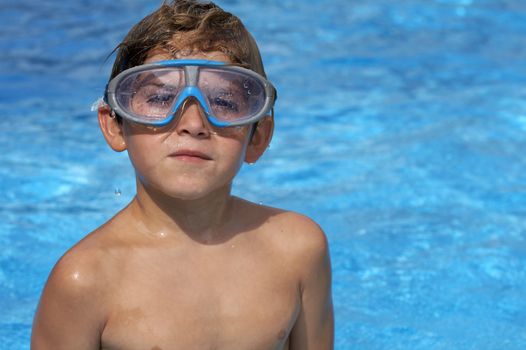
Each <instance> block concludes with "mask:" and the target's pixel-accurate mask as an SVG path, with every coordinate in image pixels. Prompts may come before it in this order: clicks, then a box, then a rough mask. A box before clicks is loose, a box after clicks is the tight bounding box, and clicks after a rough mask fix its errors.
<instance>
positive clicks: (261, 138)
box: [245, 116, 274, 164]
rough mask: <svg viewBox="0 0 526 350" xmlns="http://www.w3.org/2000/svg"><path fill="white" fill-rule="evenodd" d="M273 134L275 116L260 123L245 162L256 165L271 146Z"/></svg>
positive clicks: (249, 145) (254, 132)
mask: <svg viewBox="0 0 526 350" xmlns="http://www.w3.org/2000/svg"><path fill="white" fill-rule="evenodd" d="M273 132H274V116H267V117H265V118H263V119H261V120H260V121H259V122H258V124H257V125H256V130H254V131H253V135H252V138H251V139H250V142H249V144H248V147H247V152H246V154H245V162H247V163H249V164H250V163H255V162H256V161H257V160H258V159H259V157H261V156H262V155H263V153H264V152H265V150H266V149H267V147H268V145H269V144H270V140H271V139H272V134H273Z"/></svg>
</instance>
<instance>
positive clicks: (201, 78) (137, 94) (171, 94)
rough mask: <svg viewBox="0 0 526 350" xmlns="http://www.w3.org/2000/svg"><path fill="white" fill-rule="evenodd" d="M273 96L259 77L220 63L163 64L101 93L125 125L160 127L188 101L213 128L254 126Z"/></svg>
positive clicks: (125, 76)
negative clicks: (126, 123)
mask: <svg viewBox="0 0 526 350" xmlns="http://www.w3.org/2000/svg"><path fill="white" fill-rule="evenodd" d="M275 96H276V90H275V88H274V86H273V85H272V84H271V83H270V82H269V81H268V80H267V79H265V78H264V77H262V76H261V75H259V74H257V73H255V72H253V71H251V70H249V69H245V68H242V67H238V66H233V65H228V64H226V63H224V62H217V61H206V60H168V61H159V62H154V63H148V64H144V65H140V66H136V67H133V68H130V69H127V70H125V71H123V72H121V73H120V74H118V75H117V76H116V77H115V78H113V79H112V80H111V81H110V82H109V84H108V85H107V87H106V93H105V95H104V100H105V101H106V103H108V104H109V106H110V107H111V108H112V109H113V111H114V112H115V113H116V114H117V115H119V116H121V117H123V118H126V119H128V120H131V121H134V122H137V123H141V124H147V125H153V126H164V125H166V124H168V123H170V122H171V121H172V120H173V118H174V117H175V116H176V114H177V111H178V110H179V107H181V105H183V104H184V102H185V101H186V100H187V99H188V98H189V97H193V98H194V99H195V100H197V101H198V102H199V104H200V105H201V107H202V109H203V111H204V112H205V115H206V118H207V119H208V121H209V122H210V123H211V124H212V125H214V126H217V127H228V126H239V125H246V124H251V123H254V122H257V121H258V120H259V119H261V118H263V117H264V116H265V115H268V114H269V112H270V110H271V109H272V107H273V105H274V100H275Z"/></svg>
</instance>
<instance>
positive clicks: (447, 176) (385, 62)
mask: <svg viewBox="0 0 526 350" xmlns="http://www.w3.org/2000/svg"><path fill="white" fill-rule="evenodd" d="M157 3H158V1H151V0H137V1H126V0H112V1H106V2H104V3H101V2H100V1H94V0H84V1H70V2H69V1H58V0H48V1H30V0H26V1H16V2H13V1H10V0H0V131H1V132H0V247H1V250H0V310H1V311H0V348H1V349H28V347H29V346H28V342H29V334H30V327H31V322H32V317H33V313H34V310H35V307H36V305H37V302H38V298H39V295H40V292H41V288H42V286H43V284H44V282H45V279H46V277H47V275H48V273H49V271H50V269H51V268H52V266H53V264H54V263H55V261H56V260H57V259H58V258H59V257H60V256H61V254H62V253H63V252H64V251H65V250H66V249H67V248H69V247H70V246H71V245H72V244H74V243H75V242H76V241H78V240H79V239H81V238H82V237H83V235H84V234H86V233H87V232H89V231H90V230H92V229H94V228H95V227H97V226H98V225H100V224H101V223H103V222H104V221H105V220H107V219H108V218H109V217H111V216H112V214H113V213H114V212H115V211H117V210H118V209H119V208H121V207H123V206H124V205H125V204H126V203H127V202H128V201H129V200H130V198H131V197H132V196H133V191H134V183H133V173H132V169H131V167H130V165H129V164H128V160H127V158H126V155H124V154H116V153H113V152H112V151H110V150H109V148H108V147H107V146H106V145H105V143H104V140H103V138H102V136H101V135H100V132H99V130H98V126H97V123H96V116H95V114H94V113H93V112H91V111H90V105H91V103H92V102H93V101H94V100H96V99H97V98H98V97H99V96H100V95H101V93H102V89H103V87H104V84H105V82H106V79H107V76H108V72H109V69H110V63H109V62H106V63H105V62H104V59H105V57H106V55H108V54H109V52H110V51H111V50H112V48H113V47H114V46H115V45H116V44H117V43H118V42H119V40H120V39H121V38H122V37H123V35H124V34H125V32H126V31H127V29H128V28H129V27H130V26H131V25H132V24H133V23H135V22H136V21H137V20H138V19H140V18H142V17H143V16H144V15H145V14H147V13H149V12H150V11H151V10H153V9H154V8H155V7H156V6H157ZM218 3H219V4H220V5H222V6H223V7H224V8H225V9H227V10H230V11H232V12H234V13H236V14H238V15H239V16H240V17H241V18H242V19H243V20H244V22H245V23H246V25H247V26H248V27H249V29H250V30H251V31H252V32H253V33H254V35H255V37H256V38H257V40H258V41H259V43H260V47H261V50H262V53H263V57H264V61H265V63H266V70H267V73H268V75H269V78H270V79H271V80H272V81H273V82H274V83H275V85H276V86H277V88H278V91H279V100H278V104H277V110H276V114H277V115H276V122H277V126H276V132H275V135H274V140H273V142H272V145H271V148H270V149H269V151H268V152H267V153H266V154H265V156H264V157H263V159H262V160H261V161H260V162H258V163H257V164H256V165H254V166H250V167H248V166H247V167H245V168H243V169H242V171H241V173H240V175H239V177H238V179H237V180H236V183H235V189H234V192H235V193H236V194H238V195H241V196H244V197H246V198H248V199H251V200H253V201H256V202H262V203H265V204H269V205H274V206H279V207H284V208H288V209H292V210H296V211H300V212H302V213H305V214H307V215H310V216H312V217H313V218H314V219H315V220H317V221H318V222H319V223H320V224H321V225H322V226H323V228H324V229H325V231H326V232H327V235H328V237H329V241H330V248H331V255H332V264H333V278H334V282H333V291H334V304H335V314H336V349H499V350H500V349H524V348H526V298H525V295H526V239H525V236H526V209H525V208H526V156H524V154H525V151H524V150H525V149H526V21H525V20H524V19H525V18H526V17H525V16H526V2H525V1H523V0H501V1H497V0H420V1H418V0H403V1H391V0H368V1H350V0H325V1H323V0H313V1H309V2H299V1H289V0H265V1H250V2H249V1H236V0H228V1H227V0H223V1H218ZM110 61H111V60H110Z"/></svg>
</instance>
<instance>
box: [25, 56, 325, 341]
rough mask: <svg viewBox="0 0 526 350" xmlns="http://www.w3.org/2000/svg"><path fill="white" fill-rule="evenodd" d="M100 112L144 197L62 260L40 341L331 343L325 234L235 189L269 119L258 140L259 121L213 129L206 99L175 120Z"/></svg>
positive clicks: (260, 146) (267, 133)
mask: <svg viewBox="0 0 526 350" xmlns="http://www.w3.org/2000/svg"><path fill="white" fill-rule="evenodd" d="M169 58H172V57H167V54H166V53H165V52H162V51H159V52H157V51H153V52H152V53H151V54H150V56H149V57H148V59H147V62H153V61H158V60H161V59H169ZM185 58H203V59H213V60H223V61H228V60H227V57H226V56H225V55H223V54H221V53H218V52H213V53H205V54H203V53H200V54H196V55H191V56H188V57H185ZM99 120H100V124H101V129H102V131H103V133H104V136H105V138H106V140H107V142H108V144H109V145H110V147H112V148H113V149H114V150H116V151H124V150H127V151H128V154H129V156H130V159H131V161H132V164H133V166H134V168H135V171H136V178H137V195H136V197H135V198H134V199H133V200H132V202H131V203H130V204H129V205H128V206H127V207H126V208H125V209H123V210H122V211H121V212H120V213H118V214H117V215H116V216H115V217H114V218H112V219H111V220H110V221H109V222H108V223H106V224H105V225H103V226H102V227H100V228H99V229H97V230H96V231H94V232H92V233H90V234H89V235H88V236H87V237H85V238H84V239H83V240H82V241H81V242H79V243H78V244H77V245H75V246H74V247H73V248H72V249H71V250H69V251H68V252H67V253H66V254H65V255H64V256H63V257H62V258H61V259H60V261H59V262H58V263H57V265H56V266H55V268H54V269H53V271H52V273H51V275H50V278H49V280H48V282H47V285H46V287H45V289H44V292H43V295H42V299H41V302H40V305H39V308H38V311H37V314H36V316H35V322H34V327H33V335H32V349H36V350H40V349H80V350H81V349H127V350H134V349H152V350H153V349H156V350H159V349H163V350H166V349H331V348H332V338H333V313H332V302H331V292H330V262H329V255H328V249H327V241H326V238H325V235H324V233H323V232H322V230H321V229H320V228H319V227H318V225H316V224H315V223H314V222H312V221H311V220H310V219H308V218H307V217H304V216H302V215H299V214H295V213H292V212H286V211H282V210H278V209H274V208H269V207H265V206H261V205H256V204H254V203H250V202H247V201H244V200H242V199H239V198H237V197H233V196H231V195H230V188H231V184H232V180H233V178H234V176H235V175H236V173H237V171H238V170H239V168H240V166H241V164H242V163H243V162H244V161H247V162H255V161H256V160H257V159H258V158H259V157H260V156H261V154H262V153H263V152H264V150H265V148H266V147H267V145H268V142H269V141H270V137H271V134H272V119H271V118H266V119H265V120H264V121H263V122H262V123H261V125H260V126H259V127H258V129H257V130H256V132H255V134H254V137H253V138H252V139H250V140H249V133H250V127H249V126H246V127H242V128H225V129H217V128H213V127H212V126H211V125H209V124H208V122H207V120H206V118H205V117H204V115H203V112H202V109H201V108H200V106H199V105H198V104H197V103H196V102H195V101H188V103H187V104H185V107H184V109H182V110H180V111H179V113H178V115H177V117H176V118H175V119H174V120H173V121H172V122H171V123H170V124H168V125H167V126H166V127H163V128H157V129H155V128H150V127H146V126H143V125H138V124H133V123H129V122H126V121H124V122H123V123H122V124H119V123H117V121H116V120H115V119H112V118H111V115H110V113H109V110H107V109H104V108H101V110H99Z"/></svg>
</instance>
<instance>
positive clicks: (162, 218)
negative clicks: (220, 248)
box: [131, 183, 233, 244]
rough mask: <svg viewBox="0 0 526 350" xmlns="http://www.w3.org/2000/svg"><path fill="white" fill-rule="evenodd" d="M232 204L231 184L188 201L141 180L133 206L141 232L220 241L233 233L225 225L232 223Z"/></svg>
mask: <svg viewBox="0 0 526 350" xmlns="http://www.w3.org/2000/svg"><path fill="white" fill-rule="evenodd" d="M232 204H233V198H232V196H231V194H230V186H228V187H226V188H220V189H218V190H216V191H215V192H213V193H211V194H210V195H208V196H206V197H205V198H199V199H193V200H186V199H178V198H173V197H169V196H166V195H165V194H163V193H160V192H159V191H156V190H155V189H151V188H147V187H145V186H144V185H142V184H140V183H139V184H138V186H137V195H136V196H135V198H134V200H133V201H132V203H131V207H132V208H131V209H132V215H133V217H134V221H135V222H137V223H138V225H139V226H140V227H139V231H141V232H142V231H144V232H143V233H145V234H148V235H154V236H157V237H158V238H175V239H176V238H178V237H188V238H190V239H192V240H193V241H196V242H198V243H201V244H218V243H221V242H223V241H225V240H228V238H229V237H230V236H231V235H230V234H229V233H228V232H227V231H228V230H226V229H225V228H226V226H228V225H227V224H228V223H229V222H231V220H230V218H231V215H232V214H231V213H232Z"/></svg>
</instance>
